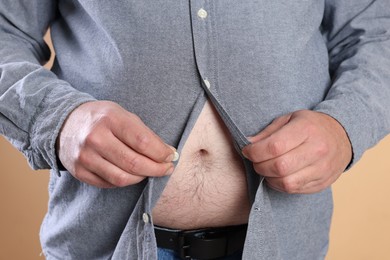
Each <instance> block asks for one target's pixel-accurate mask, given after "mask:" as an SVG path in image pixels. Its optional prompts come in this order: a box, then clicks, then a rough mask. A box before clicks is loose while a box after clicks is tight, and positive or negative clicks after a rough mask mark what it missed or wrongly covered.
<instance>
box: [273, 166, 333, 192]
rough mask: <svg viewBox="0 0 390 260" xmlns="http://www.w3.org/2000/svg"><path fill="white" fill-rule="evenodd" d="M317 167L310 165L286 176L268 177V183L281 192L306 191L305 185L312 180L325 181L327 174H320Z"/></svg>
mask: <svg viewBox="0 0 390 260" xmlns="http://www.w3.org/2000/svg"><path fill="white" fill-rule="evenodd" d="M316 169H317V168H316V167H313V166H309V167H306V168H305V169H303V170H301V171H299V172H297V173H295V174H291V175H289V176H286V177H266V178H265V179H266V182H267V184H268V185H269V186H270V187H271V188H273V189H275V190H277V191H281V192H286V193H291V194H295V193H305V186H306V185H307V184H308V183H311V182H317V183H319V182H324V181H325V179H327V176H323V175H321V174H318V171H317V170H316Z"/></svg>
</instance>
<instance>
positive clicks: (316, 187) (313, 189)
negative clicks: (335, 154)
mask: <svg viewBox="0 0 390 260" xmlns="http://www.w3.org/2000/svg"><path fill="white" fill-rule="evenodd" d="M341 174H342V172H338V173H335V174H330V175H328V178H322V179H317V180H313V181H310V182H308V183H306V184H305V185H304V186H303V187H302V188H301V191H300V192H299V193H302V194H311V193H317V192H321V191H323V190H324V189H326V188H328V187H329V186H330V185H332V184H333V183H334V182H335V181H336V180H337V179H338V178H339V177H340V176H341Z"/></svg>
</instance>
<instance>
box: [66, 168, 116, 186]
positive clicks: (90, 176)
mask: <svg viewBox="0 0 390 260" xmlns="http://www.w3.org/2000/svg"><path fill="white" fill-rule="evenodd" d="M73 176H74V177H75V178H76V179H78V180H79V181H81V182H84V183H87V184H89V185H92V186H95V187H98V188H104V189H108V188H114V187H115V186H114V185H113V184H111V183H109V182H107V181H105V180H103V179H102V178H100V177H99V176H97V175H96V174H94V173H92V172H90V171H88V170H86V169H80V170H78V174H77V175H73Z"/></svg>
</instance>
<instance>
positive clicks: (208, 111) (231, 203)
mask: <svg viewBox="0 0 390 260" xmlns="http://www.w3.org/2000/svg"><path fill="white" fill-rule="evenodd" d="M249 209H250V207H249V199H248V191H247V183H246V177H245V172H244V167H243V165H242V161H241V159H240V157H239V155H238V154H237V152H236V151H235V150H234V148H233V144H232V141H231V137H230V135H229V133H228V131H227V129H226V128H225V126H224V124H223V122H222V120H221V119H220V117H219V115H218V114H217V112H216V111H215V109H214V108H213V106H212V105H211V104H210V103H209V101H208V102H207V103H206V105H205V107H204V108H203V110H202V112H201V114H200V116H199V118H198V120H197V122H196V124H195V126H194V128H193V130H192V132H191V134H190V136H189V137H188V140H187V142H186V143H185V145H184V147H183V149H182V152H181V155H180V161H179V163H178V165H177V167H176V169H175V172H174V173H173V175H172V176H171V178H170V180H169V182H168V184H167V186H166V188H165V190H164V192H163V194H162V196H161V198H160V199H159V201H158V202H157V205H156V206H155V208H154V209H153V221H154V224H156V225H158V226H163V227H168V228H174V229H196V228H203V227H218V226H228V225H238V224H243V223H247V222H248V216H249Z"/></svg>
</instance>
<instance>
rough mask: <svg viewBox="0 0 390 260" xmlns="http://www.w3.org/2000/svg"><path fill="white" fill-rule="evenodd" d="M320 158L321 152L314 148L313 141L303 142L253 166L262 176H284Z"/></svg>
mask: <svg viewBox="0 0 390 260" xmlns="http://www.w3.org/2000/svg"><path fill="white" fill-rule="evenodd" d="M308 151H310V152H308ZM321 158H322V153H321V152H320V151H318V150H317V149H316V147H315V145H314V144H313V143H311V142H303V143H302V144H300V145H299V146H298V147H296V148H294V149H292V150H290V151H288V152H287V153H285V154H283V155H281V156H279V157H276V158H273V159H270V160H267V161H263V162H260V163H253V167H254V169H255V171H256V172H257V173H258V174H260V175H262V176H266V177H286V176H288V175H291V174H294V173H296V172H298V171H300V170H302V169H304V168H306V167H308V166H310V165H313V164H315V163H316V162H317V161H318V160H320V159H321Z"/></svg>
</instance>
